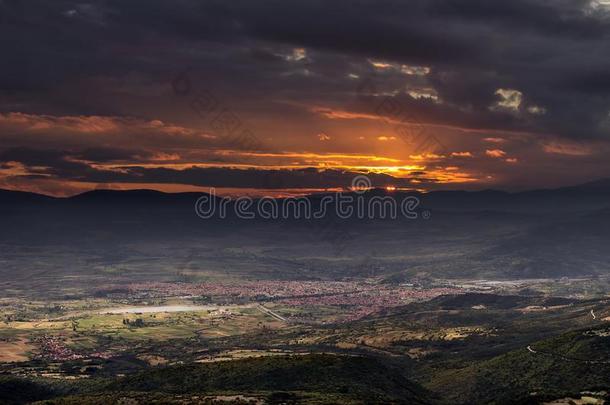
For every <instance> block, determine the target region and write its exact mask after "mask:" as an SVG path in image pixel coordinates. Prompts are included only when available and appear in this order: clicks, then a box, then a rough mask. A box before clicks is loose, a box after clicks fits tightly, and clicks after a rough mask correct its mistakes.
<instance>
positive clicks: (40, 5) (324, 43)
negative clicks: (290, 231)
mask: <svg viewBox="0 0 610 405" xmlns="http://www.w3.org/2000/svg"><path fill="white" fill-rule="evenodd" d="M606 3H608V4H606ZM0 52H1V54H0V60H1V61H2V62H1V63H0V188H5V189H13V190H24V191H33V192H39V193H45V194H50V195H57V196H66V195H73V194H76V193H80V192H84V191H87V190H91V189H101V188H110V189H134V188H151V189H157V190H161V191H168V192H178V191H191V190H206V189H209V187H214V188H217V189H218V190H220V191H224V192H226V193H235V194H260V193H275V194H276V195H282V194H283V193H284V194H290V193H303V192H310V191H316V190H330V189H343V188H346V187H349V186H350V185H351V181H352V179H353V178H354V177H355V176H357V175H359V174H366V175H367V176H369V178H370V179H371V182H372V185H373V186H375V187H397V188H405V189H417V190H424V191H429V190H437V189H466V190H476V189H489V188H494V189H502V190H511V191H517V190H525V189H533V188H552V187H561V186H567V185H574V184H579V183H585V182H588V181H593V180H596V179H600V178H606V177H610V163H608V152H610V2H605V1H589V0H587V1H584V0H553V1H546V0H511V1H504V0H497V1H489V0H459V1H458V0H409V1H406V0H404V1H398V0H374V1H373V0H359V1H353V0H332V1H329V0H232V1H226V0H218V1H216V0H209V1H207V0H175V1H160V0H146V1H143V0H129V1H126V0H105V1H89V2H84V1H72V0H54V1H48V0H23V1H18V0H13V1H11V0H0Z"/></svg>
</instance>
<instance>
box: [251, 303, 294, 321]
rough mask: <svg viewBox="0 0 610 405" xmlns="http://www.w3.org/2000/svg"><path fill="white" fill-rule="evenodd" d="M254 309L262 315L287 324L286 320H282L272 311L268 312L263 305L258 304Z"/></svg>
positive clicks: (282, 318) (280, 316)
mask: <svg viewBox="0 0 610 405" xmlns="http://www.w3.org/2000/svg"><path fill="white" fill-rule="evenodd" d="M256 308H258V310H259V311H261V312H262V313H263V314H266V315H269V316H271V317H273V318H275V319H277V320H278V321H282V322H288V319H286V318H284V317H283V316H282V315H280V314H278V313H277V312H273V311H272V310H270V309H269V308H265V307H264V306H263V305H261V304H258V305H257V306H256Z"/></svg>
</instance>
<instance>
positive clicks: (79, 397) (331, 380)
mask: <svg viewBox="0 0 610 405" xmlns="http://www.w3.org/2000/svg"><path fill="white" fill-rule="evenodd" d="M26 385H28V386H30V387H33V388H32V389H31V392H32V393H35V395H34V394H32V395H30V396H27V397H26V396H22V395H23V392H24V391H26V390H25V389H20V388H19V387H25V386H26ZM26 388H27V387H26ZM0 392H1V393H2V394H3V396H2V397H0V403H2V402H3V401H4V402H8V403H11V402H12V403H16V399H17V398H27V400H29V401H32V400H43V399H47V400H50V399H53V398H54V399H53V402H52V403H79V402H80V403H84V402H87V403H116V400H117V399H119V398H132V399H134V401H136V402H135V403H148V402H150V400H151V399H153V398H156V397H159V398H165V399H164V400H162V402H164V403H167V402H168V401H166V400H167V399H168V398H173V399H176V400H178V399H180V398H183V399H184V398H189V396H192V395H194V394H200V395H212V394H214V395H216V394H222V395H234V394H247V395H250V396H252V395H255V396H258V397H260V396H263V397H264V398H266V399H268V400H272V401H275V400H278V401H279V402H286V401H293V402H294V401H297V402H296V403H302V402H305V403H336V402H337V401H339V399H340V401H339V402H341V403H350V402H354V403H362V402H366V403H409V404H426V403H430V402H431V401H430V400H429V399H428V398H429V397H430V395H429V394H428V393H427V392H426V391H425V390H424V389H423V388H421V387H420V386H418V385H417V384H415V383H412V382H410V381H409V380H408V379H407V378H405V377H404V375H403V373H402V372H401V371H400V370H398V369H395V368H391V367H388V366H386V365H384V364H382V363H381V362H379V361H377V360H375V359H370V358H364V357H355V356H335V355H326V354H316V355H313V354H312V355H305V356H282V357H267V358H251V359H244V360H236V361H225V362H216V363H200V364H189V365H179V366H170V367H164V368H158V369H152V370H149V371H145V372H141V373H137V374H134V375H130V376H126V377H122V378H118V379H113V380H107V379H104V380H101V379H100V380H89V381H84V380H83V381H77V382H74V383H73V385H72V387H71V388H67V387H65V386H58V385H56V386H53V385H52V384H50V385H47V383H45V382H35V381H24V380H16V379H10V380H8V379H7V380H1V381H0ZM67 394H70V395H71V396H67ZM156 394H159V395H156ZM62 397H63V398H62ZM138 398H140V400H138ZM282 398H283V399H282ZM137 401H140V402H137Z"/></svg>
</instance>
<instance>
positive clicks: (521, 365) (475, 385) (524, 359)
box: [426, 327, 610, 404]
mask: <svg viewBox="0 0 610 405" xmlns="http://www.w3.org/2000/svg"><path fill="white" fill-rule="evenodd" d="M530 349H531V350H533V351H534V352H532V351H530V350H528V349H527V347H523V348H522V349H519V350H515V351H512V352H510V353H507V354H504V355H501V356H498V357H495V358H493V359H491V360H487V361H483V362H479V363H475V364H473V365H470V366H468V367H465V368H463V369H459V370H450V371H447V370H444V371H439V372H438V373H437V374H436V375H435V377H434V378H433V379H432V381H431V382H430V383H429V384H426V385H427V387H428V388H429V389H431V390H433V391H435V392H437V393H440V394H441V395H442V396H443V397H444V398H447V399H450V400H453V401H455V402H458V403H498V404H501V403H519V402H521V403H531V402H533V401H534V398H535V399H536V400H543V399H545V400H549V399H556V398H563V397H570V396H572V397H574V396H576V397H578V396H579V395H580V393H582V392H585V391H591V392H599V391H606V392H607V391H609V390H610V329H609V328H608V327H598V328H593V329H587V330H579V331H574V332H568V333H565V334H563V335H561V336H559V337H556V338H552V339H547V340H543V341H540V342H537V343H535V344H532V345H530ZM528 401H529V402H528Z"/></svg>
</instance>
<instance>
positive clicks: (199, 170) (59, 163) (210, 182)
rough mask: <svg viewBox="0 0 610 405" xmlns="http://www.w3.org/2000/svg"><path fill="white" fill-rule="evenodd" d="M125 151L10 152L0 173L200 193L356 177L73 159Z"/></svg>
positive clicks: (385, 178) (378, 180)
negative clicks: (21, 169) (20, 171)
mask: <svg viewBox="0 0 610 405" xmlns="http://www.w3.org/2000/svg"><path fill="white" fill-rule="evenodd" d="M126 153H128V151H121V150H103V151H101V150H96V151H93V150H87V151H84V152H82V153H81V152H77V153H74V154H70V155H68V154H65V153H64V152H62V151H59V150H41V149H32V148H12V149H8V150H5V151H3V152H0V168H6V169H8V168H10V167H11V165H10V164H9V163H10V162H19V163H21V164H22V165H23V166H25V167H26V168H27V169H28V171H29V173H27V174H25V175H21V177H22V178H28V177H29V178H33V177H36V178H42V179H44V178H48V177H49V176H50V177H52V178H55V179H62V180H72V181H82V182H92V183H159V184H184V185H192V186H202V187H230V188H254V189H256V188H258V189H289V188H294V189H303V188H312V189H323V188H348V187H350V186H351V182H352V180H353V179H354V177H355V176H357V175H358V174H359V173H355V172H350V171H346V170H317V169H313V168H312V169H281V170H264V169H235V168H229V167H209V168H207V167H190V168H186V169H182V170H176V169H171V168H163V167H153V168H149V167H142V166H128V167H127V166H126V167H116V168H115V169H114V170H108V169H104V168H95V167H92V166H90V165H89V164H87V163H83V162H77V161H74V160H73V159H74V158H75V157H78V156H87V157H88V158H89V159H92V158H93V157H97V158H98V159H100V160H101V161H105V160H109V159H117V158H118V157H119V156H125V154H126ZM368 177H369V179H370V181H371V184H372V186H375V187H385V186H387V185H394V186H408V185H409V184H410V183H409V180H407V179H396V178H394V177H392V176H389V175H386V174H375V173H371V174H369V175H368Z"/></svg>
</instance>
